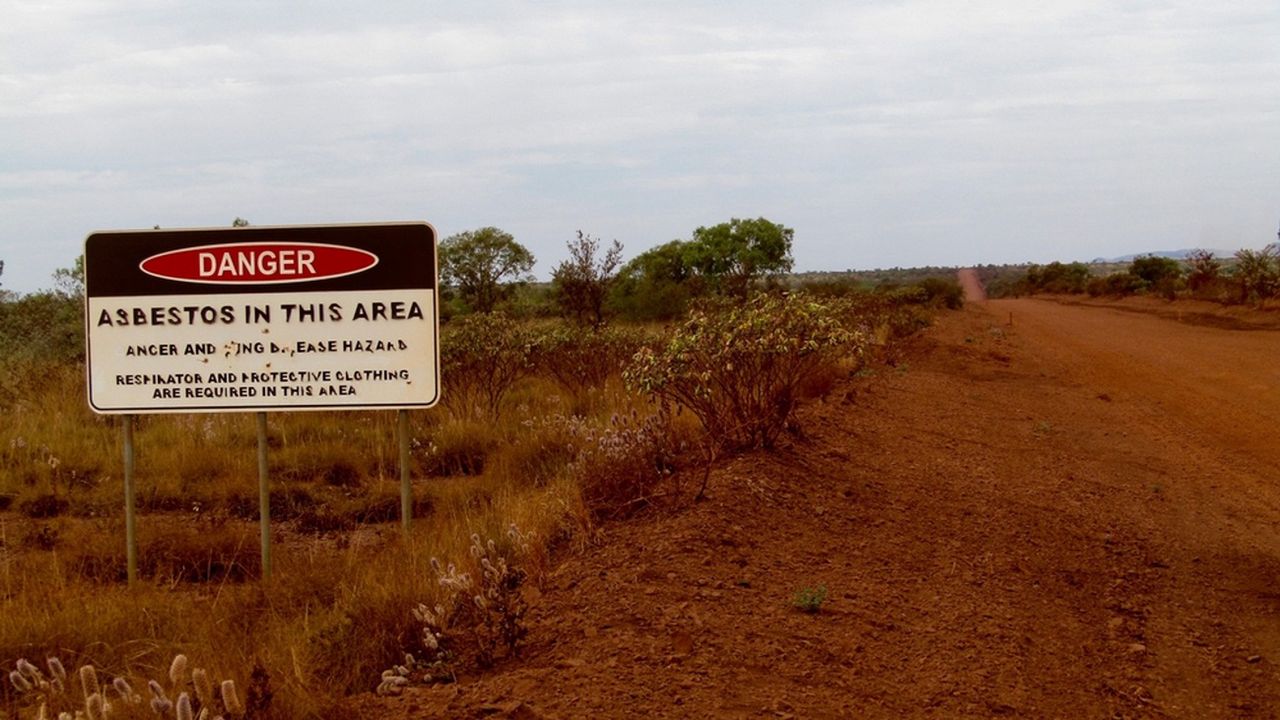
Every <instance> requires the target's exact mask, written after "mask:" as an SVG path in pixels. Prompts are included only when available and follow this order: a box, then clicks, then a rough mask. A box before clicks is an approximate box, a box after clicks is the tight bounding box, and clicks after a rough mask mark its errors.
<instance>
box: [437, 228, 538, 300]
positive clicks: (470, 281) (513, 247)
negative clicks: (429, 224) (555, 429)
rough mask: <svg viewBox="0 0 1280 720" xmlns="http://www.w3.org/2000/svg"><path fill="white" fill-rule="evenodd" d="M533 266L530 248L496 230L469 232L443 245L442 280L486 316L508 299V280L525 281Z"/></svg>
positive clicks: (441, 260)
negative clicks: (524, 278) (522, 279)
mask: <svg viewBox="0 0 1280 720" xmlns="http://www.w3.org/2000/svg"><path fill="white" fill-rule="evenodd" d="M533 263H534V259H533V254H532V253H530V252H529V250H528V248H526V247H525V246H523V245H521V244H520V243H518V242H516V241H515V239H514V238H513V237H511V234H510V233H506V232H503V231H502V230H499V229H498V228H495V227H485V228H480V229H479V230H468V231H467V232H463V233H458V234H457V235H451V236H449V237H447V238H445V239H444V241H443V242H441V243H440V276H441V278H442V279H443V280H444V282H445V283H446V284H448V285H452V286H454V287H455V288H457V290H458V292H459V293H461V294H462V297H463V298H464V299H465V300H466V301H467V303H468V304H469V305H470V306H471V308H472V309H473V310H476V311H479V312H482V313H488V312H492V311H493V309H494V307H495V306H497V304H498V301H499V300H501V299H502V298H503V297H504V296H505V294H506V290H507V289H506V288H503V287H502V283H503V282H504V280H505V281H514V280H519V279H521V278H522V277H523V276H525V275H527V274H528V273H529V271H530V270H532V269H533Z"/></svg>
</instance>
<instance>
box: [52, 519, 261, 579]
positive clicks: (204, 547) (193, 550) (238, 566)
mask: <svg viewBox="0 0 1280 720" xmlns="http://www.w3.org/2000/svg"><path fill="white" fill-rule="evenodd" d="M256 532H257V530H256V528H232V527H218V528H214V527H205V526H197V525H194V524H188V525H184V526H181V527H171V528H165V529H163V530H151V531H147V532H142V531H141V529H140V537H139V538H138V575H139V577H144V578H150V579H152V580H154V581H157V582H164V583H170V584H172V583H207V582H245V581H247V580H251V579H254V578H257V577H258V575H259V574H260V571H261V568H262V558H261V555H260V551H259V548H258V543H257V538H256V535H255V533H256ZM68 564H69V567H71V568H74V570H75V572H76V573H77V574H78V575H80V576H81V577H84V578H86V579H88V580H91V581H94V582H100V583H121V582H125V581H126V580H127V577H126V570H127V563H126V558H125V548H124V543H123V542H120V541H119V537H118V536H117V535H116V534H112V533H104V534H102V535H101V537H100V538H99V537H85V538H82V539H81V541H80V542H79V543H78V547H77V549H76V550H74V551H73V552H72V554H71V555H70V558H69V561H68Z"/></svg>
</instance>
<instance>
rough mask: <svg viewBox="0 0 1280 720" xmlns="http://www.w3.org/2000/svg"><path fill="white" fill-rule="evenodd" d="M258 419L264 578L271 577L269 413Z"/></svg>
mask: <svg viewBox="0 0 1280 720" xmlns="http://www.w3.org/2000/svg"><path fill="white" fill-rule="evenodd" d="M256 415H257V420H258V524H259V525H260V526H261V528H262V579H263V580H270V579H271V487H270V484H269V478H268V476H267V414H266V413H265V412H260V413H256Z"/></svg>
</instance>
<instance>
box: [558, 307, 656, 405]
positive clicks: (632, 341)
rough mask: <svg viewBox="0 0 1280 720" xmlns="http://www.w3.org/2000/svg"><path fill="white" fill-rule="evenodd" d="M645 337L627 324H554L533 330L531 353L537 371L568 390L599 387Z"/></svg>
mask: <svg viewBox="0 0 1280 720" xmlns="http://www.w3.org/2000/svg"><path fill="white" fill-rule="evenodd" d="M645 340H646V337H645V334H644V333H643V332H641V331H639V330H633V329H630V328H618V327H602V328H599V329H592V328H587V327H579V326H569V325H565V324H557V325H553V326H549V327H547V328H544V329H542V330H541V331H540V332H537V333H536V335H535V339H534V342H533V347H534V357H535V358H536V360H537V364H538V369H539V371H540V372H542V373H544V374H546V375H549V376H551V377H553V378H555V380H556V382H558V383H560V385H561V386H563V387H564V388H565V389H566V390H568V391H569V392H579V391H582V390H585V389H587V388H593V387H601V386H602V385H604V384H605V381H606V380H608V379H609V377H610V376H611V375H616V374H619V373H621V372H622V369H623V367H625V366H626V364H627V362H628V361H630V359H631V357H632V356H633V355H635V354H636V351H637V350H639V349H640V347H641V346H643V345H644V343H645Z"/></svg>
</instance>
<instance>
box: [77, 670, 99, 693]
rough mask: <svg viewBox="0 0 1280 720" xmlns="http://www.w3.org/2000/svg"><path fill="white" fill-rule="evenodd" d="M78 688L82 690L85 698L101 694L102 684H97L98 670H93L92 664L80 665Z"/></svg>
mask: <svg viewBox="0 0 1280 720" xmlns="http://www.w3.org/2000/svg"><path fill="white" fill-rule="evenodd" d="M80 690H82V691H83V692H84V696H85V697H86V698H87V697H89V696H91V695H101V694H102V686H100V685H99V684H98V671H97V670H94V669H93V666H92V665H81V666H80Z"/></svg>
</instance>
